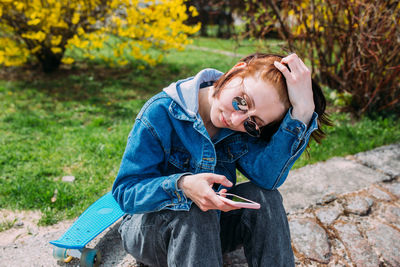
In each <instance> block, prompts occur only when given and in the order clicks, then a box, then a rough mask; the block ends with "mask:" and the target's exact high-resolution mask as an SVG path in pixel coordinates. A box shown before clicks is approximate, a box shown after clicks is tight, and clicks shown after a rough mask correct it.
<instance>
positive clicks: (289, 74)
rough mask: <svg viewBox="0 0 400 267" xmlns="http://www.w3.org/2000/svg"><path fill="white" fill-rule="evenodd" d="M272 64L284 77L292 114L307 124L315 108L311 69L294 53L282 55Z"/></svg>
mask: <svg viewBox="0 0 400 267" xmlns="http://www.w3.org/2000/svg"><path fill="white" fill-rule="evenodd" d="M284 64H287V66H289V69H290V71H289V69H288V68H287V67H286V66H285V65H284ZM274 65H275V67H276V68H277V69H278V70H280V71H281V72H282V74H283V75H284V76H285V78H286V84H287V87H288V95H289V101H290V103H291V104H292V107H293V110H292V116H293V117H294V118H295V119H298V120H301V121H302V122H304V123H305V124H308V123H309V121H310V120H311V117H312V114H313V112H314V109H315V105H314V99H313V92H312V82H311V71H310V70H309V69H308V68H307V66H306V65H305V64H304V62H303V61H302V60H301V59H300V58H299V57H298V56H297V55H296V54H291V55H289V56H287V57H284V58H283V59H282V60H281V62H278V61H275V62H274Z"/></svg>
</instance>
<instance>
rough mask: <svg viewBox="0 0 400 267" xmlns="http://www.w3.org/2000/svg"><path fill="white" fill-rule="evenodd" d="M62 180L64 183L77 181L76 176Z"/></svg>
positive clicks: (65, 177)
mask: <svg viewBox="0 0 400 267" xmlns="http://www.w3.org/2000/svg"><path fill="white" fill-rule="evenodd" d="M61 180H62V181H63V182H67V183H72V182H74V181H75V176H64V177H63V178H62V179H61Z"/></svg>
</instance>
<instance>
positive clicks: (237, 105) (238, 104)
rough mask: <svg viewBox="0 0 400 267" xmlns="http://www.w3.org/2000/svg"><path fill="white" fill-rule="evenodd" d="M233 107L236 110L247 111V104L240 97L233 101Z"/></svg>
mask: <svg viewBox="0 0 400 267" xmlns="http://www.w3.org/2000/svg"><path fill="white" fill-rule="evenodd" d="M232 106H233V109H234V110H242V111H247V102H246V100H245V99H244V98H242V97H240V96H236V97H234V98H233V99H232Z"/></svg>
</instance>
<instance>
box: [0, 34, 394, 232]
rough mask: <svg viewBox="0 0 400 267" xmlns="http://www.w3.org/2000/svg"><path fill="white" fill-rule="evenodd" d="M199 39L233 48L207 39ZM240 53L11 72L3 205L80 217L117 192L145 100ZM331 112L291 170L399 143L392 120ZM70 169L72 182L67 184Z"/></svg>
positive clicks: (0, 115)
mask: <svg viewBox="0 0 400 267" xmlns="http://www.w3.org/2000/svg"><path fill="white" fill-rule="evenodd" d="M219 42H220V44H218V43H219ZM250 43H251V42H249V44H250ZM195 44H196V45H201V46H205V47H209V48H213V49H225V50H230V49H231V48H232V47H233V45H234V44H233V42H232V41H228V40H223V41H220V40H218V39H205V38H198V39H196V40H195ZM221 44H222V45H223V46H222V48H221V46H220V45H221ZM217 45H218V46H219V48H218V47H217ZM225 45H226V46H225ZM225 47H226V48H225ZM248 52H252V51H244V52H243V53H248ZM237 59H238V57H228V56H225V55H220V54H216V53H212V52H204V51H199V50H196V49H187V50H186V51H183V52H176V51H175V52H174V51H173V52H170V53H168V54H166V56H165V61H164V63H163V64H160V65H158V66H156V67H153V68H149V67H148V68H147V69H144V70H137V68H136V67H135V65H134V63H132V65H131V66H128V67H125V68H115V69H113V68H107V67H106V66H103V65H101V64H97V65H96V64H92V65H91V64H88V65H89V67H87V68H82V67H72V68H67V69H62V70H60V71H59V72H56V73H54V74H51V75H48V76H45V75H42V74H38V73H33V74H32V72H31V71H29V70H25V69H16V70H14V71H17V72H18V73H19V74H18V78H16V79H10V78H3V79H2V80H0V110H1V112H0V208H7V209H36V210H41V211H42V212H43V218H42V220H41V222H40V223H41V224H44V225H46V224H53V223H55V222H57V221H59V220H61V219H64V218H71V217H75V216H77V215H79V214H80V213H81V212H82V211H83V210H84V209H85V208H87V207H88V206H89V205H90V204H91V203H93V202H94V201H95V200H96V199H97V198H98V197H99V196H101V195H103V194H104V193H105V192H107V191H109V190H110V189H111V186H112V183H113V181H114V178H115V176H116V174H117V172H118V168H119V164H120V160H121V157H122V154H123V152H124V148H125V144H126V139H127V136H128V134H129V131H130V129H131V127H132V125H133V123H134V119H135V116H136V114H137V113H138V112H139V110H140V108H141V106H142V105H143V104H144V103H145V101H146V100H147V99H148V98H149V97H151V96H152V95H154V94H155V93H157V92H159V91H160V90H161V89H162V88H163V87H165V86H167V85H169V84H170V83H171V82H173V81H176V80H177V79H182V78H185V77H188V76H191V75H193V74H195V73H197V72H198V71H199V70H201V69H203V68H205V67H212V68H217V69H220V70H221V71H226V70H228V69H229V68H230V66H232V65H233V64H234V63H235V62H236V61H237ZM7 77H8V76H7ZM29 77H31V78H29ZM332 118H333V121H334V123H335V127H332V128H329V129H327V133H328V138H327V139H325V140H324V141H323V143H322V144H321V145H317V144H315V143H312V145H311V148H310V158H307V157H306V156H304V155H303V156H302V157H301V158H300V159H299V161H298V162H297V163H296V166H295V167H300V166H304V165H306V164H310V163H313V162H317V161H321V160H326V159H328V158H330V157H333V156H344V155H347V154H354V153H357V152H359V151H364V150H369V149H372V148H374V147H377V146H381V145H384V144H390V143H394V142H399V141H400V135H399V133H400V123H399V122H400V121H399V119H396V118H394V117H386V118H383V117H376V118H375V119H373V120H372V119H369V118H362V119H361V120H359V121H353V120H351V118H350V116H349V115H348V114H342V113H337V114H334V115H333V116H332ZM66 175H73V176H75V178H76V179H75V181H74V182H73V183H66V182H62V181H61V179H62V177H63V176H66ZM55 192H57V194H56V199H55V201H54V199H53V201H52V198H53V197H54V196H55ZM2 227H3V226H2Z"/></svg>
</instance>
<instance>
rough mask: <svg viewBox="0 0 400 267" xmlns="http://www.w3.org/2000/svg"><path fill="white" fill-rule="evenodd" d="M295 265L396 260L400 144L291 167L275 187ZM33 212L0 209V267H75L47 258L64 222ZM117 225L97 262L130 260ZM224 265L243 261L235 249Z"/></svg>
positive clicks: (104, 239)
mask: <svg viewBox="0 0 400 267" xmlns="http://www.w3.org/2000/svg"><path fill="white" fill-rule="evenodd" d="M280 191H281V193H282V195H283V197H284V202H285V207H286V209H287V212H288V216H289V224H290V229H291V235H292V245H293V248H294V252H295V256H296V265H297V266H400V144H395V145H390V146H384V147H381V148H377V149H375V150H372V151H368V152H363V153H359V154H356V155H354V156H349V157H346V158H333V159H330V160H328V161H326V162H321V163H317V164H313V165H309V166H306V167H303V168H301V169H298V170H295V171H292V172H291V173H290V175H289V177H288V179H287V181H286V182H285V184H284V185H283V186H282V187H281V188H280ZM39 218H40V214H39V213H35V212H11V211H6V210H1V211H0V221H1V220H2V221H14V220H15V223H14V226H13V227H12V228H11V229H9V230H6V231H3V232H0V266H78V265H79V260H76V259H74V260H73V261H71V262H70V263H64V262H60V261H57V260H55V259H53V258H52V256H51V255H52V248H51V246H50V244H49V243H48V241H50V240H54V239H57V238H58V237H59V236H61V235H62V234H63V232H64V231H65V230H66V229H67V228H68V227H69V226H70V225H71V223H72V221H64V222H61V223H59V224H57V225H53V226H49V227H38V226H37V221H38V219H39ZM118 225H119V223H116V224H115V225H113V226H112V227H110V228H109V229H108V230H107V231H105V232H104V233H103V234H102V235H101V236H99V237H97V238H96V239H95V240H93V241H92V242H91V243H90V244H89V246H90V247H95V248H97V249H99V250H100V251H101V252H102V255H103V258H102V264H101V266H135V265H136V263H135V259H133V258H132V257H131V256H129V255H126V254H125V253H124V252H123V249H122V247H121V244H120V239H119V237H118V233H117V229H118ZM224 262H225V266H232V267H233V266H237V267H239V266H247V264H246V263H245V259H244V255H243V251H242V250H241V249H239V250H237V251H235V252H232V253H230V254H228V255H225V257H224Z"/></svg>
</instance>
